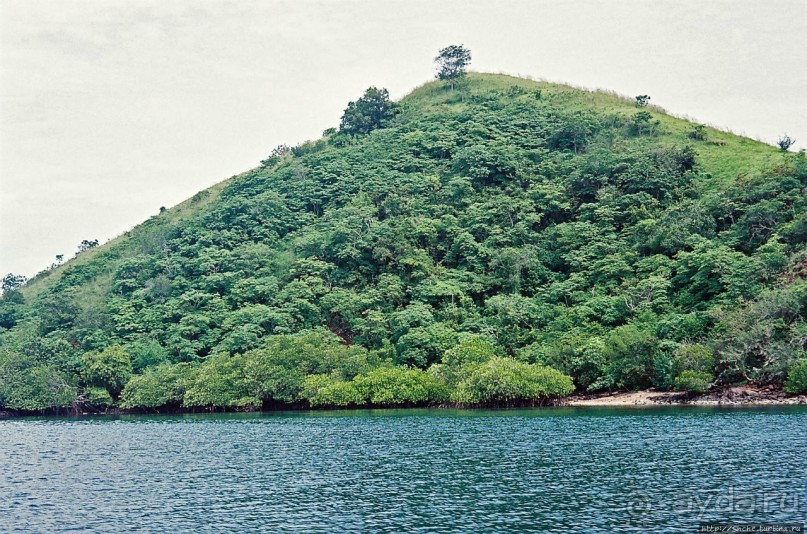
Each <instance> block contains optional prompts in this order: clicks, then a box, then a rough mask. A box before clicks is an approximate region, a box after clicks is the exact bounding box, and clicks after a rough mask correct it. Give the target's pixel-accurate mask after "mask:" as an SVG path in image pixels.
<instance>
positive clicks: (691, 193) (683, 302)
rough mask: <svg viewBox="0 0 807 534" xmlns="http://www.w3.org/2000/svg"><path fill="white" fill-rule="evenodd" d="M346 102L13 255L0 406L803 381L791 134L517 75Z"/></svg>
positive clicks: (351, 399) (802, 270)
mask: <svg viewBox="0 0 807 534" xmlns="http://www.w3.org/2000/svg"><path fill="white" fill-rule="evenodd" d="M368 93H369V92H368ZM381 93H383V92H381V91H377V93H373V94H370V96H372V97H373V98H375V99H377V100H378V99H380V100H383V99H384V98H385V93H384V94H381ZM365 96H368V95H365ZM358 102H359V104H357V103H351V104H352V105H353V108H351V107H350V106H349V107H348V110H346V114H345V119H343V124H342V125H341V128H340V129H338V130H337V129H329V130H327V131H326V134H325V136H324V137H323V138H322V139H319V140H316V141H312V142H308V143H305V144H302V145H300V146H297V147H294V148H291V149H286V148H284V147H279V148H278V149H276V150H275V151H274V152H273V153H272V155H271V156H270V157H269V158H267V159H266V160H265V161H264V162H262V164H261V166H260V167H258V168H255V169H253V170H251V171H248V172H246V173H244V174H241V175H238V176H234V177H232V178H231V179H229V180H227V181H225V182H223V183H221V184H219V185H217V186H215V187H213V188H211V189H209V190H207V191H202V192H200V193H198V194H197V195H195V196H194V197H193V198H191V199H190V200H188V201H186V202H185V203H183V204H181V205H179V206H177V207H176V208H173V209H169V210H164V211H162V212H161V213H160V214H158V215H155V216H154V217H152V218H150V219H149V220H148V221H146V222H144V223H143V224H142V225H140V226H138V227H137V228H135V229H133V230H131V231H130V232H127V233H126V234H125V235H124V236H121V237H120V238H118V239H116V240H114V241H112V242H110V243H108V244H106V245H103V246H100V247H95V248H92V247H90V248H88V250H85V251H83V252H81V253H80V254H78V255H77V257H76V258H74V259H72V260H71V261H69V262H67V263H66V264H64V265H62V266H59V267H54V268H52V269H50V270H48V271H46V272H43V273H41V274H40V275H38V276H37V277H36V278H35V279H33V280H32V281H30V282H28V283H27V284H25V285H24V286H21V287H18V285H19V284H17V283H15V281H14V279H13V278H8V277H7V280H6V284H5V285H6V287H5V291H4V293H3V297H2V303H1V304H0V407H5V408H8V409H16V410H41V409H45V408H51V407H60V406H69V405H70V404H71V403H73V402H74V401H76V399H79V398H80V399H81V402H82V403H86V404H90V405H92V406H95V407H103V406H122V407H130V408H133V407H149V408H156V407H169V408H172V407H173V408H179V407H184V408H192V407H199V408H202V407H261V406H264V407H268V406H282V405H284V404H287V403H291V404H297V405H306V404H308V405H312V406H360V405H423V404H439V403H446V402H451V403H462V404H488V405H491V404H492V405H503V404H517V403H523V402H530V403H532V402H535V403H542V402H546V401H548V400H551V399H553V398H557V397H560V396H564V395H568V394H569V393H571V392H572V391H573V390H575V389H576V390H578V391H603V390H615V389H623V390H624V389H640V388H648V387H656V388H662V389H680V390H692V391H699V390H705V389H708V388H710V387H715V386H720V385H725V384H734V383H738V382H757V383H765V384H768V383H770V384H776V385H782V384H787V387H788V388H789V389H790V390H792V391H794V392H795V391H799V390H800V389H801V388H803V387H807V377H805V375H806V374H807V364H805V363H804V362H805V360H804V358H805V347H806V345H807V328H805V326H804V321H803V315H804V313H805V309H807V282H805V277H807V252H805V240H806V239H807V210H805V206H806V205H807V195H806V194H805V188H807V161H805V157H804V155H803V154H794V153H789V152H783V151H780V150H778V149H776V148H774V147H771V146H768V145H765V144H762V143H759V142H756V141H753V140H750V139H746V138H741V137H737V136H734V135H732V134H729V133H725V132H721V131H717V130H714V129H711V128H704V127H702V126H698V125H695V124H693V123H690V122H687V121H685V120H681V119H677V118H674V117H671V116H669V115H666V114H665V113H664V112H662V111H661V110H659V109H656V108H653V107H652V106H646V105H644V104H645V102H638V103H637V102H636V101H634V99H624V98H620V97H617V96H614V95H609V94H605V93H594V92H586V91H582V90H577V89H574V88H571V87H567V86H562V85H554V84H548V83H538V82H532V81H528V80H523V79H518V78H512V77H507V76H498V75H483V74H472V75H469V76H468V78H467V81H466V82H465V83H464V84H461V85H458V86H457V87H455V88H453V89H452V88H451V87H450V86H449V85H448V84H445V83H443V82H434V83H430V84H427V85H425V86H423V87H421V88H419V89H417V90H416V91H414V92H413V93H412V94H411V95H409V96H408V97H406V98H404V99H403V100H402V101H401V102H400V103H397V104H391V105H390V106H389V109H386V108H385V109H384V113H383V114H382V115H381V116H379V117H375V118H373V121H375V122H373V121H370V123H365V122H363V121H364V120H365V119H366V116H364V115H362V113H361V106H360V103H361V101H358ZM351 109H352V111H351ZM367 124H370V126H369V127H368V126H367ZM267 152H268V151H267ZM166 179H170V177H166ZM788 373H790V374H791V379H790V381H789V382H787V380H788ZM798 377H802V378H801V379H799V378H798ZM799 380H803V383H800V382H799ZM800 384H801V385H800Z"/></svg>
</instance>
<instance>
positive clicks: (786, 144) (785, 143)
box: [776, 134, 796, 152]
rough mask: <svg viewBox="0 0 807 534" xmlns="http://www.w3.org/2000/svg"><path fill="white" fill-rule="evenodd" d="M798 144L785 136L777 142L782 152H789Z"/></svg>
mask: <svg viewBox="0 0 807 534" xmlns="http://www.w3.org/2000/svg"><path fill="white" fill-rule="evenodd" d="M795 143H796V140H795V139H793V138H791V137H790V136H789V135H787V134H785V135H783V136H782V137H780V138H779V140H778V141H776V145H777V146H778V147H779V150H781V151H782V152H787V151H788V150H790V147H792V146H793V145H794V144H795Z"/></svg>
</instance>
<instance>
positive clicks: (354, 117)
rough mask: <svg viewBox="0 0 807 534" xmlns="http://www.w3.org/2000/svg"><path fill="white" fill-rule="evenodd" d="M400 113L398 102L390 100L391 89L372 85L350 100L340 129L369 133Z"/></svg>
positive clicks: (356, 132)
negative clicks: (359, 95) (361, 94)
mask: <svg viewBox="0 0 807 534" xmlns="http://www.w3.org/2000/svg"><path fill="white" fill-rule="evenodd" d="M396 113H398V104H396V103H395V102H392V101H390V99H389V91H387V90H386V89H377V88H376V87H370V88H369V89H367V90H366V91H365V92H364V95H363V96H362V97H361V98H359V99H358V100H357V101H355V102H348V105H347V108H345V113H344V114H343V115H342V122H341V123H340V124H339V130H340V131H342V132H345V133H348V134H351V135H361V134H368V133H370V132H372V131H373V130H376V129H378V128H382V127H383V126H384V124H385V123H386V122H387V121H388V120H389V119H391V118H392V117H394V116H395V114H396Z"/></svg>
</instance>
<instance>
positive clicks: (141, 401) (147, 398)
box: [120, 363, 193, 408]
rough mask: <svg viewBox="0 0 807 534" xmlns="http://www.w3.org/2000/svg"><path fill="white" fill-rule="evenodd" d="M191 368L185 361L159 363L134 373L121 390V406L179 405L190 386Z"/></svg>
mask: <svg viewBox="0 0 807 534" xmlns="http://www.w3.org/2000/svg"><path fill="white" fill-rule="evenodd" d="M192 373H193V370H192V368H191V367H190V366H189V364H186V363H180V364H177V365H160V366H157V367H152V368H150V369H148V370H147V371H146V372H145V373H143V374H142V375H135V376H133V377H132V378H131V380H129V382H128V383H127V384H126V387H125V388H124V389H123V391H122V392H121V403H120V404H121V407H123V408H159V407H162V406H179V405H181V404H182V402H183V400H184V396H185V392H186V391H187V389H188V387H189V386H190V381H191V378H192V377H193V374H192Z"/></svg>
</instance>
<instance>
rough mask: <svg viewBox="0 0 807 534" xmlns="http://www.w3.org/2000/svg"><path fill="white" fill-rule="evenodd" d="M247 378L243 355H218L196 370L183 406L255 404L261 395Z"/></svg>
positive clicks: (258, 402)
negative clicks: (257, 393)
mask: <svg viewBox="0 0 807 534" xmlns="http://www.w3.org/2000/svg"><path fill="white" fill-rule="evenodd" d="M251 385H252V384H251V383H250V382H249V381H248V380H247V379H246V378H245V373H244V359H243V357H242V356H233V357H230V356H227V355H220V356H215V357H212V358H210V359H208V360H207V361H205V363H204V364H203V365H202V366H201V367H199V368H198V369H197V370H196V372H195V373H194V374H193V377H192V379H191V380H190V384H189V387H188V390H187V391H186V392H185V397H184V401H183V405H184V406H189V407H190V406H212V407H228V406H256V405H260V399H259V398H258V397H257V395H256V394H255V392H254V390H253V389H252V388H250V386H251Z"/></svg>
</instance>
